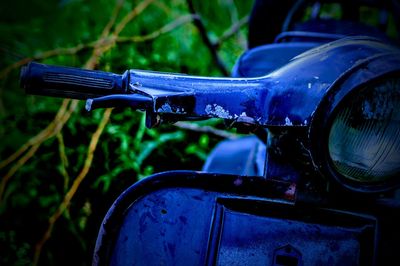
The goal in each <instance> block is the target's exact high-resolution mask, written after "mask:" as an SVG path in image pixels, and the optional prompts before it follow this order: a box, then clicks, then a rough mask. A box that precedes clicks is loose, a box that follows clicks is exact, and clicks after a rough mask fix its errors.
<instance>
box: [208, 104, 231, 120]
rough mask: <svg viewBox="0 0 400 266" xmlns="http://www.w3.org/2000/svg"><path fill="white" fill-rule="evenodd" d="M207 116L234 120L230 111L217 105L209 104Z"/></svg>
mask: <svg viewBox="0 0 400 266" xmlns="http://www.w3.org/2000/svg"><path fill="white" fill-rule="evenodd" d="M205 112H206V114H208V115H212V116H215V117H219V118H224V119H232V115H230V114H229V111H228V110H225V109H224V108H223V107H222V106H219V105H217V104H213V105H211V104H207V106H206V109H205Z"/></svg>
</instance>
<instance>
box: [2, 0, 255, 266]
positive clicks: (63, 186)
mask: <svg viewBox="0 0 400 266" xmlns="http://www.w3.org/2000/svg"><path fill="white" fill-rule="evenodd" d="M117 2H121V1H119V0H118V1H110V0H96V1H93V0H50V1H39V0H32V1H24V0H14V1H2V2H0V56H1V58H2V59H1V60H0V71H4V70H5V69H6V68H7V67H9V66H10V65H12V64H14V63H15V62H18V61H19V60H22V59H24V58H32V57H38V58H41V57H42V58H43V59H40V60H39V61H41V62H44V63H48V64H57V65H67V66H76V67H82V66H83V65H84V64H85V62H86V61H87V60H88V59H89V58H90V56H92V52H93V42H95V41H96V40H97V39H98V38H99V37H100V35H101V33H102V31H103V29H104V27H105V25H107V23H108V22H109V19H110V18H111V17H112V13H113V10H114V6H115V5H116V3H117ZM141 2H142V1H138V0H137V1H128V0H127V1H124V3H123V5H122V7H121V10H120V12H119V14H118V16H117V17H116V24H118V23H119V22H120V21H121V20H122V19H123V17H124V16H125V15H127V14H128V13H129V12H131V11H132V10H133V9H134V8H135V7H136V6H137V5H139V4H140V3H141ZM251 4H252V2H251V1H233V0H218V1H195V5H196V9H197V10H198V11H199V13H200V15H201V17H202V19H203V22H204V24H205V25H206V28H207V30H208V34H209V36H210V37H211V39H212V40H213V41H217V40H218V38H219V37H220V36H221V35H222V34H223V33H224V32H225V31H226V30H227V29H228V28H229V27H230V26H231V25H232V24H234V23H236V22H237V20H239V19H241V18H243V17H244V16H246V15H247V14H248V13H249V10H250V7H251ZM184 15H188V8H187V5H186V2H185V1H184V0H172V1H169V0H159V1H155V2H154V3H153V4H151V5H150V6H149V7H148V8H147V9H145V10H144V11H143V12H142V13H141V14H139V15H138V16H137V17H136V18H135V19H134V20H133V21H131V22H129V23H128V24H127V25H126V27H124V28H123V30H122V31H121V33H120V36H126V37H130V36H145V35H148V34H150V33H152V32H155V31H157V30H159V29H160V28H161V27H163V26H164V25H167V24H168V23H170V22H172V21H174V20H176V19H177V18H179V17H181V16H184ZM113 29H115V27H114V28H112V30H113ZM245 37H246V32H245V29H244V28H243V29H242V30H241V31H239V32H238V33H237V34H235V35H234V36H232V37H231V38H229V39H227V40H225V41H224V42H223V43H222V46H220V48H219V54H220V56H221V57H222V59H223V61H224V62H225V63H226V65H227V67H228V69H230V68H231V67H232V66H233V64H234V62H235V60H236V58H237V57H238V56H239V55H240V54H241V53H242V52H243V50H244V48H245V39H246V38H245ZM79 46H82V47H83V48H80V49H76V50H74V51H72V50H71V51H70V52H69V53H65V51H64V52H63V50H62V48H77V47H79ZM54 49H59V50H57V51H55V52H54V54H53V55H51V56H43V54H44V52H46V51H50V50H54ZM97 68H98V69H101V70H105V71H111V72H115V73H121V72H122V71H124V70H126V69H132V68H138V69H151V70H157V71H171V72H184V73H189V74H195V75H196V74H197V75H211V76H219V75H221V73H220V71H219V69H218V68H217V67H216V66H215V63H214V62H213V61H212V58H211V56H210V51H209V50H208V48H207V47H206V46H205V45H204V43H203V42H202V39H201V37H200V35H199V33H198V30H197V29H196V27H195V26H194V25H193V24H192V23H190V22H187V23H183V24H181V25H180V26H179V27H177V28H175V29H174V30H172V31H170V32H168V33H166V34H162V35H160V36H158V37H157V38H155V39H151V40H147V41H144V42H121V43H115V44H114V45H113V46H112V48H111V49H109V50H107V51H106V52H104V53H102V54H100V56H99V61H98V64H97ZM1 73H5V72H1ZM18 77H19V68H16V69H13V70H12V71H10V72H8V73H6V74H5V75H4V76H2V78H1V79H0V140H1V141H0V161H3V160H5V159H7V158H8V157H9V156H10V155H11V154H13V153H14V152H15V151H17V150H18V149H19V148H20V147H21V146H22V145H23V144H24V143H26V142H27V141H28V140H29V139H31V138H32V137H33V136H35V135H36V134H38V133H39V132H40V131H42V130H43V129H44V128H46V127H47V126H48V125H49V123H51V121H52V120H53V119H54V116H55V114H56V112H57V111H58V110H59V108H60V104H61V102H62V100H60V99H55V98H48V97H39V96H28V95H25V94H24V92H23V91H22V90H21V89H20V88H19V84H18ZM83 105H84V103H79V105H78V108H77V110H75V111H74V112H73V113H72V115H71V117H70V119H69V120H68V122H67V123H66V125H65V126H64V127H63V129H62V130H61V133H60V134H58V135H56V136H53V137H52V138H50V139H48V140H46V141H45V142H43V144H42V145H41V146H40V147H39V148H38V150H37V151H36V153H35V155H34V156H33V157H32V158H30V160H28V161H27V162H26V163H24V164H23V166H22V167H21V168H20V169H19V170H18V171H17V172H16V173H15V174H14V175H12V177H11V178H10V180H9V182H8V183H7V186H6V187H5V191H4V195H3V200H2V201H1V202H0V265H29V264H31V262H32V259H33V257H34V248H35V245H36V244H37V242H38V241H39V240H40V239H41V238H42V236H43V234H44V232H45V231H46V228H47V226H48V219H49V217H50V216H51V215H52V214H53V213H54V212H55V211H56V209H57V208H58V206H59V205H60V204H61V202H62V200H63V198H64V196H65V194H66V192H67V191H68V190H69V189H70V188H71V185H72V183H73V182H74V180H75V178H76V177H77V176H78V174H79V173H80V171H81V170H82V168H83V167H84V162H85V159H86V157H87V152H88V146H89V143H90V141H91V139H92V136H93V133H94V132H95V131H96V128H97V126H98V124H99V123H100V121H101V120H102V116H103V111H102V110H96V111H94V112H91V113H87V112H86V111H84V108H83ZM203 124H204V122H201V123H199V125H203ZM207 125H212V126H214V127H219V128H222V127H223V125H222V124H221V123H220V122H215V121H212V122H210V123H209V124H207ZM221 139H222V138H221V137H219V136H215V135H212V134H205V133H201V132H196V131H188V130H184V129H179V128H177V127H174V126H172V125H165V126H162V127H160V128H158V129H152V130H149V129H147V128H146V127H145V124H144V114H142V113H139V112H133V111H132V110H129V109H124V110H118V109H115V110H113V112H112V115H111V120H110V122H109V123H108V124H107V126H106V128H105V130H104V132H103V134H102V135H101V137H100V140H99V144H98V146H97V148H96V150H95V152H94V159H93V162H92V164H91V168H90V170H89V172H88V175H87V177H86V178H85V179H84V181H83V183H82V184H81V185H80V187H79V188H78V191H77V194H76V195H75V197H74V198H73V199H72V201H71V204H70V205H69V206H68V209H67V211H65V212H64V213H63V215H62V216H61V218H60V219H59V221H57V222H56V223H55V225H54V230H53V231H52V233H51V238H50V239H49V240H48V242H47V243H46V244H45V245H44V247H43V251H42V254H41V257H40V260H39V264H41V265H42V264H43V265H62V264H68V265H87V264H90V263H91V257H92V251H93V248H94V244H95V240H96V236H97V233H98V229H99V226H100V224H101V221H102V218H103V217H104V215H105V214H106V211H107V210H108V208H109V207H110V206H111V204H112V202H113V201H114V200H115V198H116V197H117V196H118V195H119V194H120V193H121V192H122V191H123V190H124V189H126V188H127V187H128V186H130V185H132V184H133V183H134V182H136V181H137V180H140V179H142V178H145V177H146V176H148V175H150V174H153V173H156V172H160V171H166V170H173V169H193V170H200V169H201V166H202V164H203V162H204V159H205V158H206V156H207V154H208V153H209V152H210V150H211V148H212V147H213V146H214V145H215V144H216V143H217V142H218V141H220V140H221ZM20 158H21V156H20V157H18V159H20ZM18 159H16V160H14V161H13V162H12V163H11V164H10V165H8V166H7V167H4V168H3V169H0V176H2V178H3V177H4V176H6V175H7V174H8V173H9V171H10V169H11V168H12V167H13V165H15V164H16V163H17V161H18Z"/></svg>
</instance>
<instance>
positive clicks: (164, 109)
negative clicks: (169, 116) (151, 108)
mask: <svg viewBox="0 0 400 266" xmlns="http://www.w3.org/2000/svg"><path fill="white" fill-rule="evenodd" d="M157 112H159V113H172V108H171V106H170V105H169V104H168V103H164V104H163V105H162V106H161V107H160V108H158V110H157Z"/></svg>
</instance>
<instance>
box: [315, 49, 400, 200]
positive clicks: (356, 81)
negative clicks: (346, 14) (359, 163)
mask: <svg viewBox="0 0 400 266" xmlns="http://www.w3.org/2000/svg"><path fill="white" fill-rule="evenodd" d="M377 59H379V60H377ZM385 59H386V60H388V61H387V62H388V65H386V66H384V65H383V64H382V62H385V61H382V60H385ZM389 78H400V56H399V55H398V54H396V55H395V56H393V55H392V57H390V56H389V55H382V56H380V57H377V58H375V59H374V60H371V61H366V62H364V63H362V64H359V65H358V66H357V67H355V68H353V69H351V70H349V71H347V72H346V73H344V74H343V75H342V76H341V77H340V78H339V79H337V80H336V81H335V82H334V83H333V84H332V86H331V87H330V89H329V90H328V91H327V93H326V95H325V96H324V98H323V99H322V101H321V102H320V104H319V106H318V107H317V109H316V111H315V112H314V115H313V117H312V120H311V124H310V128H309V137H310V141H311V150H310V151H311V157H312V160H313V163H314V165H315V166H316V168H317V169H318V170H319V172H320V173H321V174H322V175H323V176H324V177H326V178H327V179H329V180H333V181H334V182H335V184H336V185H337V184H339V186H341V187H344V188H346V189H347V190H350V191H353V192H361V193H381V192H385V191H389V190H392V189H395V188H397V187H399V186H400V179H399V178H398V179H397V180H396V178H393V177H391V178H389V179H388V180H383V181H377V182H369V183H362V182H360V181H356V180H352V179H349V178H347V177H346V176H344V175H342V174H340V173H339V172H338V171H337V170H336V169H335V167H334V166H333V161H332V159H331V156H330V154H329V148H328V143H329V133H330V130H331V126H332V124H333V121H334V119H335V118H336V115H337V113H338V112H339V111H340V106H341V105H343V104H344V102H345V101H346V99H347V98H348V97H350V96H351V95H352V94H353V93H356V92H357V91H359V90H360V89H361V90H362V89H364V88H365V87H367V86H370V85H371V84H377V83H379V82H382V81H384V80H385V79H389Z"/></svg>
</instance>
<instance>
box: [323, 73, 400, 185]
mask: <svg viewBox="0 0 400 266" xmlns="http://www.w3.org/2000/svg"><path fill="white" fill-rule="evenodd" d="M336 110H338V111H336V115H335V116H334V118H333V120H332V126H331V128H330V130H329V134H328V153H329V159H330V164H331V167H332V168H333V170H334V171H335V172H337V173H338V174H339V175H341V176H343V177H344V178H345V179H347V180H349V181H350V182H355V183H360V184H361V183H362V184H375V183H381V182H386V181H388V180H391V179H393V178H394V177H396V178H400V176H399V175H400V78H391V79H387V80H385V81H380V82H377V83H375V84H371V85H368V86H366V87H364V88H361V89H360V90H356V91H353V92H352V93H350V94H349V95H348V96H347V97H346V98H345V99H344V100H343V101H342V102H341V104H339V106H338V107H337V108H336Z"/></svg>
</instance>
